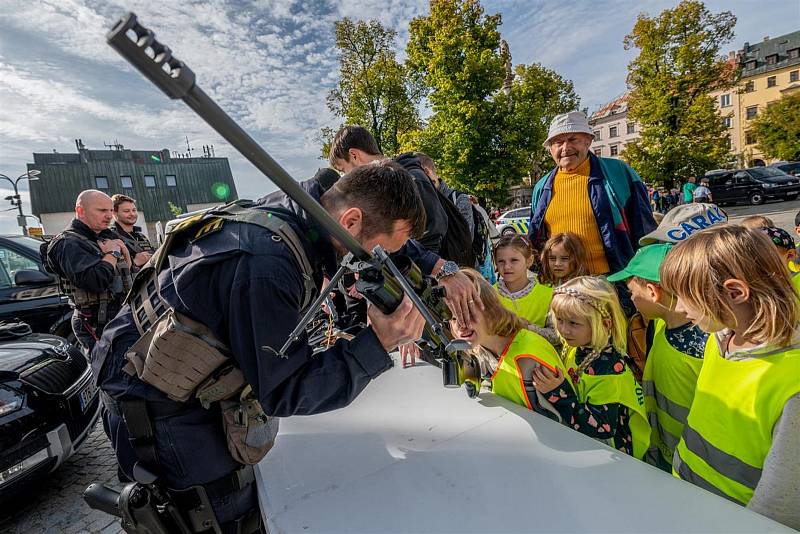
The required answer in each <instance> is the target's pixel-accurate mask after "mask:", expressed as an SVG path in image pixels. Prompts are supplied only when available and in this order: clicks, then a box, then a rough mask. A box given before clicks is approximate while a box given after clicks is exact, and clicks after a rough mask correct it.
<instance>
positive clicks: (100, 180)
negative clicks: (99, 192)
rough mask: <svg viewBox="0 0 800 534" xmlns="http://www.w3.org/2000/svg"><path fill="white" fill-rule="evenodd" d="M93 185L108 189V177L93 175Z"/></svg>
mask: <svg viewBox="0 0 800 534" xmlns="http://www.w3.org/2000/svg"><path fill="white" fill-rule="evenodd" d="M94 185H95V187H97V189H106V190H107V189H108V178H106V177H105V176H95V177H94Z"/></svg>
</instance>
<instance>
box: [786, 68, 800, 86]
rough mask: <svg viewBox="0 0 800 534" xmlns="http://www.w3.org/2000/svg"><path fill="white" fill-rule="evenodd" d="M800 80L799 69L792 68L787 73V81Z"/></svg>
mask: <svg viewBox="0 0 800 534" xmlns="http://www.w3.org/2000/svg"><path fill="white" fill-rule="evenodd" d="M798 80H800V70H793V71H792V72H790V73H789V83H791V82H796V81H798Z"/></svg>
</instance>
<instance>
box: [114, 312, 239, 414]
mask: <svg viewBox="0 0 800 534" xmlns="http://www.w3.org/2000/svg"><path fill="white" fill-rule="evenodd" d="M221 350H224V346H223V345H222V344H221V343H219V342H218V341H217V340H216V339H214V337H213V335H212V334H211V331H210V330H209V329H208V327H206V326H205V325H203V324H201V323H198V322H197V321H194V320H192V319H190V318H189V317H186V316H185V315H183V314H180V313H178V312H176V311H175V310H174V309H170V310H169V311H168V312H167V313H166V314H164V315H163V316H161V318H159V319H158V321H157V322H156V324H154V325H153V327H152V328H150V329H149V330H148V332H147V333H146V334H145V335H144V336H142V337H141V338H140V339H139V340H138V341H137V342H136V343H135V344H134V345H133V346H132V347H131V348H130V350H129V351H128V352H127V353H126V355H125V357H126V358H127V359H128V364H127V365H126V366H125V371H126V372H128V373H129V374H131V375H136V376H137V377H139V379H140V380H142V381H143V382H145V383H147V384H150V385H151V386H153V387H155V388H157V389H158V390H160V391H163V392H164V393H165V394H166V395H167V396H168V397H169V398H170V399H172V400H174V401H177V402H186V401H188V400H189V398H190V397H191V396H192V393H194V390H195V388H197V387H198V386H199V385H200V384H202V383H203V382H204V381H205V380H206V379H207V378H208V377H209V376H210V375H211V374H212V373H213V372H214V370H216V369H217V368H218V367H220V366H221V365H222V364H223V363H225V362H226V361H228V357H227V356H225V355H224V354H223V353H222V352H221Z"/></svg>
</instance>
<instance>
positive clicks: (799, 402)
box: [660, 225, 800, 529]
mask: <svg viewBox="0 0 800 534" xmlns="http://www.w3.org/2000/svg"><path fill="white" fill-rule="evenodd" d="M660 274H661V286H662V287H663V288H664V289H665V290H666V291H668V292H670V293H671V294H672V295H674V299H673V300H674V304H675V309H676V311H680V312H683V313H686V315H687V317H688V318H689V319H691V320H692V321H693V322H694V323H696V324H697V325H698V326H699V327H700V328H702V329H703V330H705V331H706V332H709V333H711V334H713V335H712V336H711V337H710V338H709V341H708V343H707V344H706V350H705V354H704V358H703V359H704V361H703V368H702V369H701V371H700V375H699V376H698V379H697V389H696V391H695V396H694V401H693V403H692V406H691V409H690V410H689V414H688V417H687V420H686V425H685V426H684V430H683V436H682V438H681V440H680V442H679V443H678V446H677V448H676V450H675V456H674V458H673V462H672V466H673V474H675V475H676V476H678V477H680V478H682V479H684V480H687V481H689V482H692V483H694V484H696V485H699V486H701V487H703V488H705V489H707V490H709V491H711V492H713V493H716V494H718V495H721V496H723V497H725V498H727V499H729V500H732V501H735V502H739V503H741V504H743V505H746V506H747V507H748V508H750V509H752V510H755V511H756V512H759V513H761V514H763V515H766V516H767V517H771V518H772V519H775V520H776V521H780V522H781V523H784V524H786V525H788V526H790V527H792V528H795V529H800V507H798V506H797V503H798V502H800V484H798V482H797V481H798V480H800V462H798V461H797V458H798V457H800V438H799V437H798V434H799V432H800V331H799V330H798V324H797V323H798V320H799V319H800V308H799V305H798V299H797V294H796V293H795V292H794V289H793V287H792V282H791V280H790V273H789V271H788V270H787V269H786V264H785V262H784V261H783V259H782V258H781V256H780V254H779V253H778V251H777V250H776V248H775V246H773V244H772V242H770V240H769V238H768V237H767V236H766V235H765V234H764V233H763V232H761V231H759V230H754V229H751V228H745V227H742V226H736V225H722V226H715V227H712V228H708V229H706V230H703V231H702V232H698V233H696V234H694V235H692V236H691V237H689V238H688V239H687V240H686V241H684V242H682V243H680V244H678V245H676V246H675V248H674V249H672V250H671V251H670V252H669V254H667V256H666V258H665V259H664V262H663V263H662V265H661V273H660Z"/></svg>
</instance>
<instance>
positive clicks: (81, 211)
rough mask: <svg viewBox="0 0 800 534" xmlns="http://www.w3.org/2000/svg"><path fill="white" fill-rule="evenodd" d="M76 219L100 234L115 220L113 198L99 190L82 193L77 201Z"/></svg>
mask: <svg viewBox="0 0 800 534" xmlns="http://www.w3.org/2000/svg"><path fill="white" fill-rule="evenodd" d="M75 217H76V218H77V219H78V220H79V221H81V222H82V223H84V224H85V225H86V226H88V227H89V228H91V229H92V230H93V231H94V232H96V233H98V234H99V233H100V232H102V231H103V230H105V229H106V228H108V226H109V225H110V224H111V221H112V220H113V219H114V216H113V204H112V202H111V197H110V196H108V195H106V194H105V193H103V192H102V191H98V190H97V189H87V190H86V191H81V193H80V194H79V195H78V198H77V199H76V200H75Z"/></svg>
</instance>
